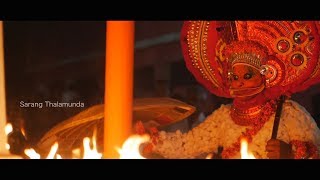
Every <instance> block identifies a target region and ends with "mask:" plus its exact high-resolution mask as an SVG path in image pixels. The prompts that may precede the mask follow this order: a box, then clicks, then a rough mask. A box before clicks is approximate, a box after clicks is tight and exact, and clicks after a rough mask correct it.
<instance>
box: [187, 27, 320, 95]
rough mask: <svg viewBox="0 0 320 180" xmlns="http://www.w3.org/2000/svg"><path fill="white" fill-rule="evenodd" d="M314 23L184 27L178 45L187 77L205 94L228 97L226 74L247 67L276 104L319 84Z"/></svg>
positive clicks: (317, 40)
mask: <svg viewBox="0 0 320 180" xmlns="http://www.w3.org/2000/svg"><path fill="white" fill-rule="evenodd" d="M319 28H320V24H319V22H317V21H186V22H185V23H184V25H183V28H182V33H181V44H182V50H183V54H184V59H185V62H186V65H187V67H188V69H189V71H191V72H192V74H193V75H194V76H195V77H196V79H197V80H198V81H199V82H200V83H201V84H203V85H204V86H205V87H206V88H207V89H208V90H209V91H210V92H212V93H213V94H215V95H217V96H222V97H231V96H230V92H229V85H228V74H229V75H230V69H231V67H232V66H233V65H235V64H237V63H243V64H246V65H249V66H252V67H254V68H256V69H258V70H259V71H260V73H261V74H263V75H264V77H265V80H266V82H265V90H264V91H263V93H264V95H265V96H266V97H268V98H275V97H278V96H280V95H282V94H287V95H290V94H292V93H295V92H298V91H302V90H304V89H306V88H308V87H309V86H311V85H313V84H315V83H318V82H319V81H320V77H319V76H320V72H319V70H320V60H319V41H320V39H319V30H318V29H319Z"/></svg>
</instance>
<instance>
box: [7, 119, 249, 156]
mask: <svg viewBox="0 0 320 180" xmlns="http://www.w3.org/2000/svg"><path fill="white" fill-rule="evenodd" d="M12 130H13V129H12V125H11V124H10V123H8V124H7V125H6V127H5V133H6V135H7V136H8V135H9V134H10V133H11V132H12ZM23 132H24V131H23ZM23 135H25V133H23ZM149 140H150V136H149V135H147V134H145V135H137V134H134V135H132V136H130V137H129V138H128V139H127V140H126V141H125V142H124V143H123V145H122V147H121V148H119V147H116V150H117V151H118V153H119V155H120V159H145V158H144V157H143V156H141V154H140V150H139V147H140V145H141V144H142V143H145V142H148V141H149ZM90 143H92V145H93V146H92V147H90ZM6 148H7V149H8V150H9V149H10V145H9V144H8V143H7V144H6ZM58 148H59V144H58V142H55V143H54V144H53V145H52V146H51V149H50V151H49V154H48V155H47V157H46V159H63V157H61V155H59V154H57V151H58ZM83 150H84V151H83V152H84V153H83V157H82V158H81V157H80V149H74V150H73V151H72V154H73V157H75V159H76V158H80V159H101V158H102V153H99V152H98V150H97V144H96V131H94V133H93V136H92V138H89V137H85V138H84V139H83ZM24 153H25V155H27V156H28V157H29V158H30V159H41V156H40V154H39V153H37V152H36V151H35V150H34V149H33V148H30V149H25V150H24ZM240 154H241V159H255V157H254V156H253V154H252V153H250V152H249V151H248V142H247V140H246V139H242V140H241V150H240ZM211 158H212V155H211V154H209V155H208V156H207V157H206V159H211Z"/></svg>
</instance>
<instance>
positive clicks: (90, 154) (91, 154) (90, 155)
mask: <svg viewBox="0 0 320 180" xmlns="http://www.w3.org/2000/svg"><path fill="white" fill-rule="evenodd" d="M90 141H91V140H90V138H88V137H85V138H84V139H83V148H84V153H83V159H101V157H102V153H98V151H97V147H96V145H95V143H93V148H92V149H91V147H90Z"/></svg>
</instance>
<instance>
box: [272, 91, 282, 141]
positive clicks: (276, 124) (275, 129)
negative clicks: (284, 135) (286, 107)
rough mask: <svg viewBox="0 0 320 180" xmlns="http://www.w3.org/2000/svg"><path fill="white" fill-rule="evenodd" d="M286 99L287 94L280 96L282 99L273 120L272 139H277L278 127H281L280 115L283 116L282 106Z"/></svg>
mask: <svg viewBox="0 0 320 180" xmlns="http://www.w3.org/2000/svg"><path fill="white" fill-rule="evenodd" d="M284 100H285V96H284V95H282V96H280V100H279V102H278V104H277V111H276V116H275V118H274V122H273V129H272V135H271V139H277V134H278V128H279V123H280V117H281V112H282V106H283V103H284Z"/></svg>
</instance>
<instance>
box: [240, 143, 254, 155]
mask: <svg viewBox="0 0 320 180" xmlns="http://www.w3.org/2000/svg"><path fill="white" fill-rule="evenodd" d="M240 154H241V159H255V157H254V155H253V154H252V153H251V152H249V151H248V141H247V140H246V139H241V149H240Z"/></svg>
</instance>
